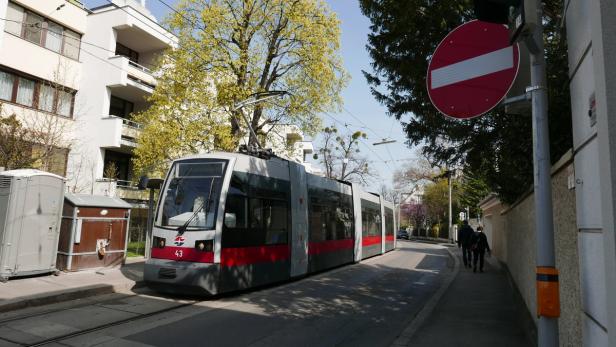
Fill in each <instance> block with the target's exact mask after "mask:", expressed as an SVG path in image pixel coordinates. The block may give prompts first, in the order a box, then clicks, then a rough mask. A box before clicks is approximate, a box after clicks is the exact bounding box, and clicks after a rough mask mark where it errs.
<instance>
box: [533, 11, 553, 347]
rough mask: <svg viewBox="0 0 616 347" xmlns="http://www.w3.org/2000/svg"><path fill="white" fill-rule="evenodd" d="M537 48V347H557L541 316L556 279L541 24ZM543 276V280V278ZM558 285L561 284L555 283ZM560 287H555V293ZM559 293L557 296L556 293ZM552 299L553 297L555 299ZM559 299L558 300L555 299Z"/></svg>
mask: <svg viewBox="0 0 616 347" xmlns="http://www.w3.org/2000/svg"><path fill="white" fill-rule="evenodd" d="M536 9H537V18H541V17H542V8H541V2H540V1H537V2H536ZM529 39H532V40H534V44H536V45H537V47H536V48H537V49H536V50H533V52H532V54H531V87H529V88H528V89H527V92H530V93H532V113H533V144H534V151H533V160H534V184H535V187H534V188H535V194H534V197H535V232H536V238H537V259H536V262H537V263H536V264H537V281H538V282H537V288H538V292H537V301H538V302H537V305H538V313H539V323H538V327H537V328H538V345H539V346H541V347H547V346H549V347H552V346H554V347H556V346H558V345H559V342H558V318H557V317H553V316H550V315H549V314H548V316H546V315H545V314H543V313H542V310H543V309H544V308H545V306H546V305H545V304H546V298H547V299H548V300H547V301H549V299H550V298H549V297H548V295H546V292H543V289H541V290H540V289H539V288H540V281H542V280H543V279H544V277H545V278H550V279H551V280H552V281H554V280H556V281H557V280H558V275H557V274H556V275H555V277H554V275H553V274H552V275H551V276H552V277H548V276H550V275H547V274H543V273H541V271H540V269H545V268H551V269H553V270H554V272H555V271H556V262H555V256H554V225H553V220H552V180H551V163H550V140H549V131H548V95H547V88H546V86H547V83H546V72H545V52H544V48H543V26H542V25H541V22H540V21H539V23H538V25H536V27H535V30H534V35H533V37H532V38H529ZM540 276H541V279H540ZM556 286H558V282H556ZM557 289H558V287H556V290H557ZM556 293H558V292H557V291H556ZM556 295H558V294H556ZM552 298H553V297H552ZM556 300H558V298H556Z"/></svg>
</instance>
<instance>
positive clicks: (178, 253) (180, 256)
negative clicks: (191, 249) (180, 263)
mask: <svg viewBox="0 0 616 347" xmlns="http://www.w3.org/2000/svg"><path fill="white" fill-rule="evenodd" d="M183 255H184V252H182V250H181V249H178V250H176V251H175V256H176V257H178V258H182V256H183Z"/></svg>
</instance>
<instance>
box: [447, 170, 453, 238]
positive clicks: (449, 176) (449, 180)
mask: <svg viewBox="0 0 616 347" xmlns="http://www.w3.org/2000/svg"><path fill="white" fill-rule="evenodd" d="M447 170H448V171H447V183H448V184H449V230H448V231H447V234H448V235H447V236H448V238H449V242H450V243H453V233H452V232H451V229H453V216H452V214H451V185H452V184H451V171H449V169H447Z"/></svg>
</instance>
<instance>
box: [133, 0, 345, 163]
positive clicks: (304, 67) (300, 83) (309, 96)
mask: <svg viewBox="0 0 616 347" xmlns="http://www.w3.org/2000/svg"><path fill="white" fill-rule="evenodd" d="M167 24H168V25H169V27H170V28H171V29H172V30H173V31H175V32H176V33H177V36H178V39H179V44H178V47H177V49H174V50H170V51H168V52H166V53H165V55H164V57H163V58H162V59H161V62H160V64H159V66H160V68H159V75H160V78H159V83H158V85H157V88H156V89H155V91H154V94H153V95H152V98H151V100H152V101H153V103H154V106H153V107H151V108H150V109H149V110H148V111H146V112H145V113H143V114H142V115H141V116H139V117H138V118H139V121H140V122H142V123H144V124H145V125H146V129H145V131H144V132H143V134H142V136H141V139H140V143H139V144H140V147H141V148H140V149H138V150H137V152H136V155H137V162H136V164H137V166H138V167H139V168H145V167H147V166H148V165H151V164H152V163H155V162H157V161H162V160H164V159H169V158H173V157H174V156H178V155H182V154H185V153H186V152H197V151H203V150H208V149H212V148H214V149H223V150H232V149H235V148H237V145H238V143H239V141H240V139H241V138H242V136H243V135H244V134H246V133H247V131H246V127H245V125H244V122H243V118H242V117H243V114H242V113H241V112H245V113H244V115H245V116H246V117H247V118H248V122H249V123H250V125H251V127H252V129H254V131H255V132H256V133H257V134H264V133H265V134H264V135H267V132H268V131H269V130H270V129H273V128H274V127H272V125H276V124H281V123H287V124H296V125H298V126H299V127H300V128H301V129H302V130H303V131H304V132H305V133H307V134H314V133H315V132H316V130H317V129H319V128H320V119H319V118H318V116H317V114H318V113H320V112H322V111H327V110H330V109H334V108H335V107H336V106H338V105H340V102H341V98H340V92H341V90H342V88H343V87H344V86H345V85H346V81H347V79H348V78H347V73H346V71H345V70H344V68H343V64H342V61H341V59H340V56H339V36H340V29H339V21H338V19H337V18H336V16H335V15H334V14H333V13H332V12H331V10H330V9H329V8H328V6H327V5H326V4H325V2H324V1H322V0H293V1H286V0H242V1H240V0H208V1H206V0H181V1H180V2H179V4H178V6H177V12H174V13H172V15H171V16H170V17H169V18H168V19H167ZM271 91H286V92H289V93H290V96H288V97H285V98H280V99H278V100H276V101H272V100H270V101H268V102H262V103H257V104H254V105H252V106H250V107H246V108H242V109H236V108H235V107H234V106H235V105H236V104H237V103H238V102H240V101H243V100H245V99H246V98H248V97H249V96H251V95H255V94H256V93H267V92H271ZM163 125H164V128H163ZM249 141H250V144H255V143H256V141H257V139H256V138H254V137H253V136H252V135H250V139H249ZM161 145H162V146H163V147H166V148H161Z"/></svg>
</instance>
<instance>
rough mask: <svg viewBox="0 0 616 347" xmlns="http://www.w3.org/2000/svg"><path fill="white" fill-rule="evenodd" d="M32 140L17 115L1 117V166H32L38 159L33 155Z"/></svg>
mask: <svg viewBox="0 0 616 347" xmlns="http://www.w3.org/2000/svg"><path fill="white" fill-rule="evenodd" d="M1 107H2V105H1V104H0V108H1ZM32 140H33V139H31V134H30V132H28V131H27V130H26V129H25V128H24V127H23V126H22V124H21V122H20V121H19V120H18V119H17V116H15V115H14V114H13V115H10V116H8V117H0V167H4V168H5V169H6V170H11V169H20V168H27V167H32V166H33V165H34V164H35V162H36V161H37V158H36V157H34V156H32Z"/></svg>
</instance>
